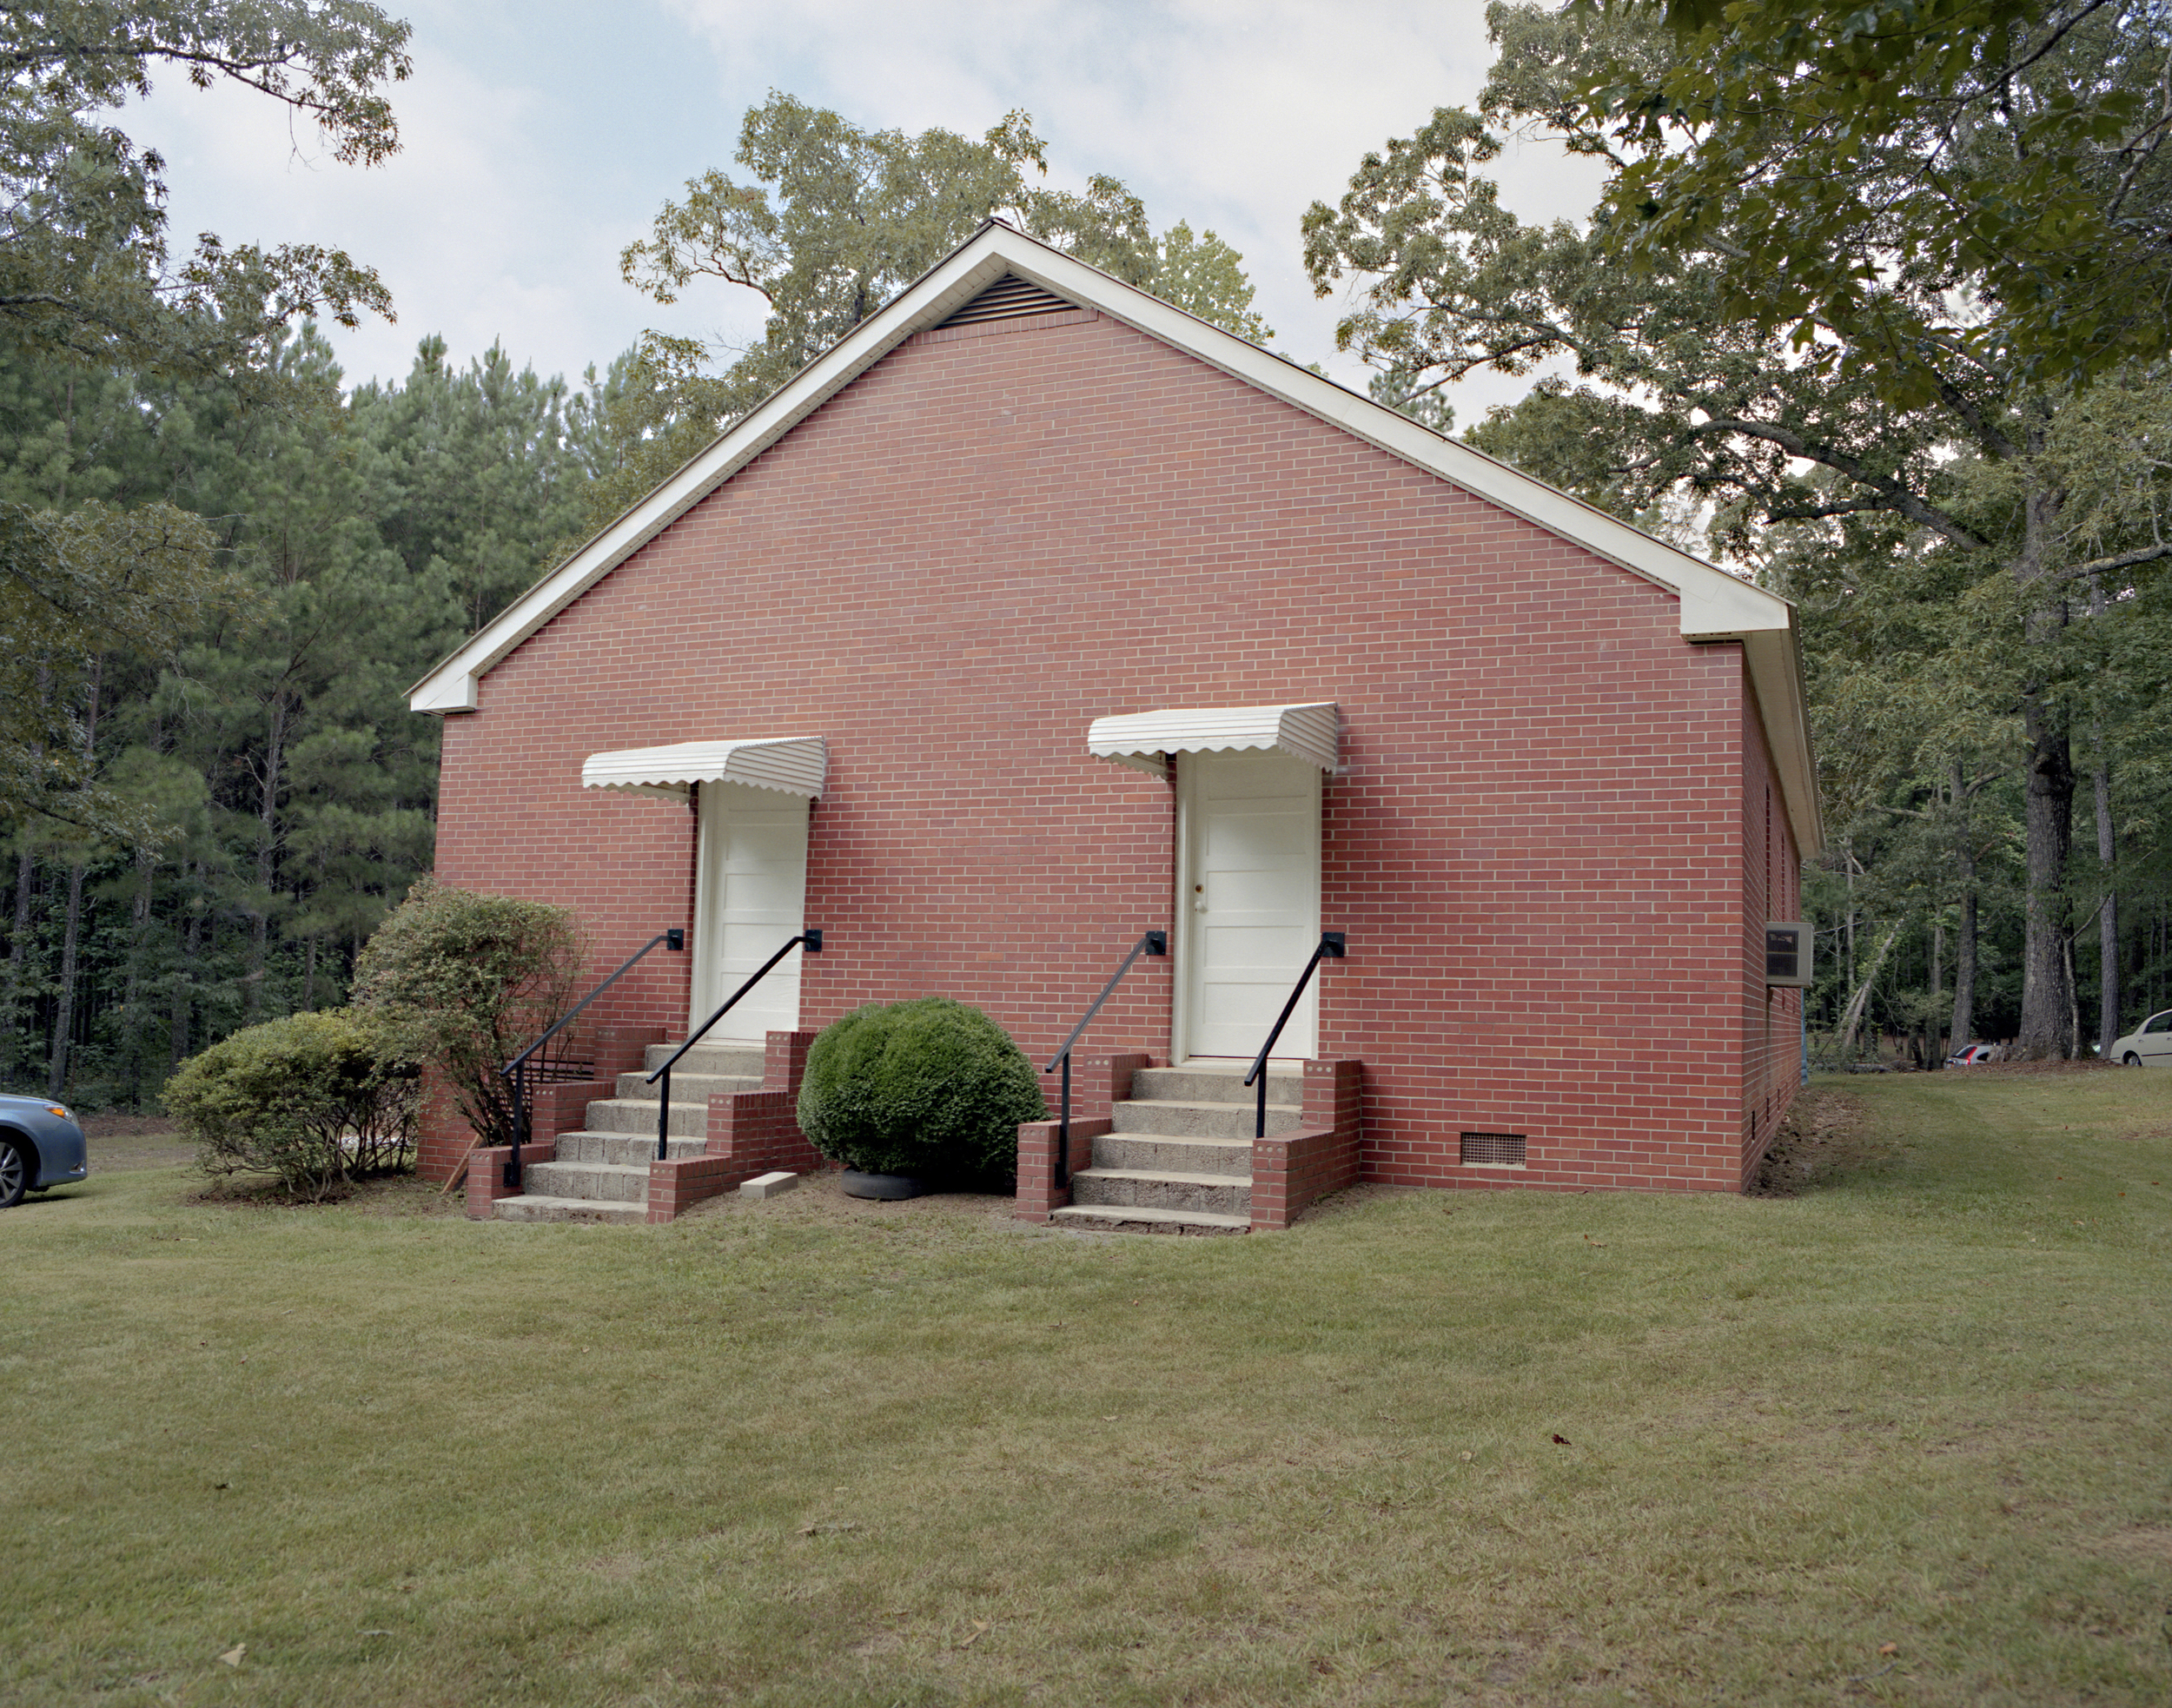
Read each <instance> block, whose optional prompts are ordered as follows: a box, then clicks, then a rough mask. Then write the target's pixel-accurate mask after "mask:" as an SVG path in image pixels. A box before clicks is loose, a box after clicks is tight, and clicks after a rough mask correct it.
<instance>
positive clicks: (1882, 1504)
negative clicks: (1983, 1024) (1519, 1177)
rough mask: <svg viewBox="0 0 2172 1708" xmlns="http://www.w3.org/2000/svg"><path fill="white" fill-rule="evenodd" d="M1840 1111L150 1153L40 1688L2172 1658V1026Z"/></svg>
mask: <svg viewBox="0 0 2172 1708" xmlns="http://www.w3.org/2000/svg"><path fill="white" fill-rule="evenodd" d="M1812 1106H1813V1107H1814V1108H1817V1109H1822V1110H1823V1112H1824V1115H1823V1118H1824V1127H1823V1129H1821V1130H1822V1134H1823V1142H1820V1143H1817V1144H1808V1143H1806V1144H1805V1145H1804V1148H1803V1150H1802V1155H1804V1156H1805V1157H1807V1158H1809V1159H1811V1163H1812V1172H1811V1175H1809V1176H1808V1179H1807V1185H1806V1189H1804V1191H1803V1192H1802V1194H1801V1195H1798V1196H1796V1197H1792V1198H1777V1199H1772V1198H1768V1199H1736V1198H1725V1197H1693V1198H1692V1197H1679V1198H1661V1197H1647V1196H1627V1195H1539V1194H1500V1195H1477V1194H1457V1195H1450V1194H1442V1193H1416V1192H1409V1193H1397V1192H1387V1191H1381V1190H1376V1189H1371V1188H1367V1189H1365V1190H1361V1192H1359V1193H1356V1194H1353V1195H1350V1196H1349V1197H1348V1198H1346V1199H1345V1200H1344V1201H1342V1202H1340V1203H1339V1204H1337V1205H1335V1206H1333V1207H1331V1208H1328V1210H1326V1211H1325V1212H1324V1213H1322V1214H1321V1215H1317V1216H1315V1217H1314V1218H1312V1219H1310V1220H1308V1221H1305V1222H1303V1223H1301V1225H1300V1226H1299V1227H1298V1228H1295V1230H1293V1231H1292V1232H1291V1233H1289V1234H1288V1235H1279V1236H1272V1237H1254V1238H1249V1239H1235V1240H1230V1239H1224V1240H1199V1241H1191V1240H1185V1241H1176V1240H1168V1239H1146V1238H1133V1239H1121V1238H1102V1239H1083V1238H1079V1237H1076V1236H1069V1235H1056V1234H1048V1233H1037V1232H1030V1231H1023V1230H1019V1229H1016V1228H1014V1227H1010V1226H1006V1225H1004V1224H1003V1222H1002V1221H1000V1219H999V1218H998V1217H997V1216H995V1215H991V1214H990V1202H989V1201H985V1200H979V1201H969V1202H942V1201H924V1202H922V1203H919V1204H916V1205H910V1206H904V1207H895V1208H887V1209H885V1208H873V1207H868V1208H857V1207H848V1206H847V1205H846V1203H845V1202H844V1201H843V1200H840V1199H838V1197H837V1196H836V1195H834V1193H833V1192H832V1191H831V1190H829V1189H827V1188H811V1189H809V1190H805V1191H803V1192H800V1193H798V1194H795V1195H791V1196H790V1197H787V1198H785V1199H784V1200H781V1201H778V1202H776V1203H774V1204H771V1205H767V1206H745V1207H741V1206H738V1205H737V1204H736V1203H733V1204H732V1205H731V1206H730V1207H729V1208H723V1209H721V1210H719V1211H718V1212H717V1213H714V1214H708V1215H699V1216H696V1217H692V1218H690V1219H688V1220H685V1221H681V1222H679V1223H678V1224H675V1225H673V1226H671V1227H666V1228H581V1227H565V1226H559V1227H540V1228H534V1227H518V1226H499V1225H495V1224H490V1225H481V1224H471V1223H468V1222H466V1221H460V1220H459V1219H457V1218H454V1217H446V1216H434V1215H421V1214H410V1213H407V1212H408V1211H409V1210H412V1209H414V1208H419V1207H420V1206H421V1205H423V1204H424V1203H425V1202H427V1200H426V1198H425V1196H424V1195H422V1194H421V1193H420V1192H419V1191H417V1190H416V1189H415V1188H404V1189H402V1190H400V1191H395V1192H394V1193H392V1194H390V1195H382V1194H381V1195H376V1196H374V1197H372V1198H370V1199H368V1200H367V1201H358V1202H355V1203H353V1204H349V1205H346V1206H341V1207H334V1208H318V1209H291V1210H288V1209H267V1208H247V1207H239V1206H234V1205H206V1204H194V1203H190V1202H186V1197H185V1195H186V1194H187V1192H188V1190H189V1184H190V1182H189V1179H188V1177H187V1176H186V1175H183V1174H182V1173H181V1172H179V1171H177V1170H174V1169H170V1168H168V1169H151V1170H148V1171H145V1172H140V1173H123V1174H109V1175H96V1176H94V1177H93V1179H92V1180H91V1182H89V1184H88V1185H86V1186H85V1187H83V1188H80V1189H78V1190H76V1191H73V1192H70V1193H67V1194H61V1195H54V1196H53V1197H52V1198H51V1199H50V1200H49V1201H47V1202H42V1203H41V1202H36V1201H33V1202H32V1203H30V1204H28V1205H26V1206H24V1207H23V1208H21V1209H18V1210H14V1211H10V1212H8V1213H6V1214H5V1215H0V1265H3V1266H4V1267H3V1268H0V1274H4V1276H5V1282H4V1287H0V1417H4V1420H5V1432H4V1439H5V1440H6V1441H7V1443H8V1446H9V1449H10V1464H9V1468H8V1472H7V1473H6V1475H5V1477H4V1479H0V1700H5V1701H6V1702H9V1703H23V1704H37V1703H54V1702H96V1703H101V1704H112V1705H116V1708H118V1705H134V1704H149V1703H157V1702H186V1703H188V1704H190V1705H209V1704H216V1703H229V1702H231V1703H241V1702H247V1703H266V1704H269V1703H295V1704H302V1703H308V1704H321V1703H348V1702H352V1703H418V1704H420V1703H429V1704H436V1703H455V1702H460V1703H466V1702H491V1703H497V1702H508V1703H526V1702H536V1703H561V1702H562V1703H578V1704H588V1703H614V1704H615V1703H624V1704H629V1705H632V1704H654V1705H659V1708H669V1705H677V1704H689V1703H696V1702H725V1701H728V1702H745V1703H757V1704H770V1705H787V1704H790V1705H798V1704H807V1705H817V1704H818V1705H824V1708H826V1705H833V1704H837V1705H866V1708H891V1705H929V1704H947V1703H1011V1702H1049V1703H1082V1702H1083V1703H1111V1704H1125V1703H1140V1704H1146V1703H1153V1704H1161V1703H1179V1702H1182V1703H1192V1704H1223V1703H1231V1704H1235V1703H1257V1704H1287V1703H1297V1704H1314V1703H1320V1704H1327V1703H1335V1704H1341V1703H1388V1702H1427V1703H1438V1702H1443V1701H1466V1700H1469V1701H1489V1702H1533V1703H1547V1702H1560V1701H1573V1702H1578V1703H1586V1702H1588V1703H1596V1704H1606V1703H1619V1704H1629V1703H1638V1704H1658V1703H1685V1704H1686V1703H1712V1702H1728V1703H1741V1702H1753V1703H1779V1704H1785V1703H1814V1704H1830V1703H1834V1702H1849V1701H1855V1702H1869V1701H1888V1702H1905V1703H1910V1704H1956V1705H1958V1704H1970V1705H1981V1704H2015V1705H2023V1704H2026V1705H2032V1708H2033V1705H2043V1704H2056V1703H2065V1702H2076V1703H2079V1702H2085V1701H2086V1702H2090V1703H2137V1704H2143V1703H2146V1704H2151V1705H2160V1704H2162V1703H2164V1702H2166V1701H2168V1700H2172V1648H2169V1647H2168V1643H2167V1635H2166V1629H2165V1619H2166V1615H2167V1610H2168V1609H2169V1608H2172V1312H2168V1310H2167V1308H2166V1307H2167V1301H2168V1298H2172V1288H2168V1282H2169V1281H2172V1073H2158V1074H2148V1073H2131V1074H2130V1073H2109V1072H2107V1073H2100V1074H2076V1075H2068V1076H1990V1075H1985V1076H1965V1075H1963V1074H1958V1073H1955V1074H1946V1075H1941V1076H1935V1077H1904V1078H1892V1079H1884V1080H1864V1079H1858V1080H1852V1081H1849V1082H1844V1083H1841V1084H1837V1085H1836V1084H1832V1083H1824V1084H1821V1086H1820V1088H1819V1089H1818V1096H1817V1098H1816V1099H1814V1100H1813V1105H1812ZM1851 1108H1852V1109H1857V1110H1859V1112H1860V1114H1861V1119H1860V1120H1858V1121H1856V1122H1854V1123H1853V1125H1852V1126H1851V1124H1850V1122H1846V1121H1839V1122H1836V1121H1835V1116H1836V1115H1838V1114H1840V1113H1843V1112H1844V1111H1845V1110H1846V1109H1851ZM1791 1172H1798V1171H1791ZM2153 1182H2155V1183H2154V1184H2153ZM394 1212H397V1213H394ZM1557 1435H1558V1436H1561V1437H1566V1444H1557V1443H1556V1441H1555V1440H1554V1438H1555V1437H1556V1436H1557ZM235 1645H247V1652H246V1654H245V1655H244V1656H243V1657H242V1661H241V1664H240V1665H238V1666H230V1665H225V1664H222V1662H221V1660H220V1659H219V1657H220V1656H221V1655H222V1653H223V1652H229V1651H231V1650H232V1649H233V1648H234V1647H235ZM1885 1645H1892V1647H1891V1650H1890V1652H1889V1651H1888V1650H1887V1649H1886V1647H1885Z"/></svg>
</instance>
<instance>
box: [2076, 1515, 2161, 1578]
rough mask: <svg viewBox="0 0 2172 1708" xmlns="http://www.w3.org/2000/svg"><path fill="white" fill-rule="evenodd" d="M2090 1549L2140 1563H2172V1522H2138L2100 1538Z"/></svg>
mask: <svg viewBox="0 0 2172 1708" xmlns="http://www.w3.org/2000/svg"><path fill="white" fill-rule="evenodd" d="M2089 1552H2091V1553H2096V1554H2102V1555H2104V1556H2106V1557H2107V1558H2109V1559H2116V1560H2120V1561H2122V1562H2129V1563H2132V1564H2134V1565H2136V1566H2157V1567H2172V1526H2166V1525H2161V1524H2144V1525H2136V1526H2135V1527H2134V1528H2133V1529H2132V1530H2122V1531H2120V1532H2118V1533H2116V1534H2114V1535H2110V1536H2106V1537H2102V1538H2100V1539H2098V1540H2097V1541H2096V1542H2095V1543H2093V1544H2091V1545H2089Z"/></svg>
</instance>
